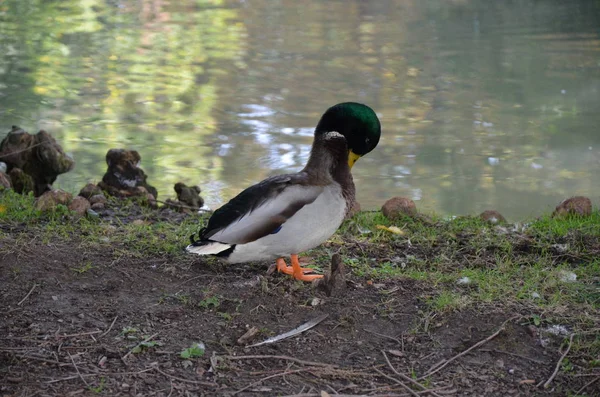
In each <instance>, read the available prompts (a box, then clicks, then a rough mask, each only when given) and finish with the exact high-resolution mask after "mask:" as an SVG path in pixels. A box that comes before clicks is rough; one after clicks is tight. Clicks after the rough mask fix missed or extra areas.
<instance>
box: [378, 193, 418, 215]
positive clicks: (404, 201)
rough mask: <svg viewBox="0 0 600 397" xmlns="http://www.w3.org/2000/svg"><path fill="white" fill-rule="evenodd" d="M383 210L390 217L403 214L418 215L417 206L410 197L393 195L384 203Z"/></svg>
mask: <svg viewBox="0 0 600 397" xmlns="http://www.w3.org/2000/svg"><path fill="white" fill-rule="evenodd" d="M381 212H382V213H383V215H384V216H385V217H386V218H388V219H397V218H399V217H401V216H402V215H404V216H409V217H414V216H415V215H417V206H416V205H415V202H414V201H412V200H411V199H409V198H406V197H393V198H391V199H389V200H388V201H386V202H385V204H383V206H382V207H381Z"/></svg>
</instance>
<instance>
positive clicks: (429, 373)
mask: <svg viewBox="0 0 600 397" xmlns="http://www.w3.org/2000/svg"><path fill="white" fill-rule="evenodd" d="M518 317H519V316H513V317H511V318H509V319H508V320H506V321H504V322H503V323H502V324H501V325H500V328H498V330H497V331H496V332H494V333H493V334H492V335H490V336H488V337H487V338H485V339H483V340H481V341H479V342H477V343H475V344H474V345H473V346H471V347H469V348H468V349H467V350H464V351H462V352H461V353H458V354H457V355H455V356H454V357H451V358H449V359H448V360H445V361H442V364H440V365H439V366H435V367H432V368H431V369H430V370H429V371H427V372H426V373H425V375H423V376H421V377H420V378H417V380H418V381H419V380H423V379H425V378H427V377H428V376H431V375H433V374H435V373H436V372H438V371H440V370H441V369H442V368H444V367H446V366H447V365H448V364H450V363H451V362H452V361H454V360H456V359H458V358H460V357H462V356H464V355H465V354H467V353H469V352H470V351H471V350H474V349H477V348H478V347H479V346H482V345H484V344H486V343H487V342H489V341H491V340H492V339H494V338H495V337H496V336H498V335H500V332H502V331H503V330H504V326H505V325H506V324H507V323H508V322H510V321H512V320H514V319H516V318H518ZM434 368H435V369H434Z"/></svg>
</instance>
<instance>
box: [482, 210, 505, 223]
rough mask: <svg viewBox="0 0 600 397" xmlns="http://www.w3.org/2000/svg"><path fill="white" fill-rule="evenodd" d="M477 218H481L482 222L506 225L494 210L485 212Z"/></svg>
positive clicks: (500, 215) (499, 214)
mask: <svg viewBox="0 0 600 397" xmlns="http://www.w3.org/2000/svg"><path fill="white" fill-rule="evenodd" d="M479 218H481V220H482V221H484V222H489V223H491V224H494V225H495V224H498V223H506V219H505V218H504V217H503V216H502V214H501V213H499V212H498V211H494V210H486V211H483V212H482V213H481V214H479Z"/></svg>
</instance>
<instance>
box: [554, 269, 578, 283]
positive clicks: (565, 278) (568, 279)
mask: <svg viewBox="0 0 600 397" xmlns="http://www.w3.org/2000/svg"><path fill="white" fill-rule="evenodd" d="M558 277H559V279H560V281H562V282H563V283H574V282H575V281H577V275H576V274H575V273H573V272H570V271H568V270H561V271H560V272H558Z"/></svg>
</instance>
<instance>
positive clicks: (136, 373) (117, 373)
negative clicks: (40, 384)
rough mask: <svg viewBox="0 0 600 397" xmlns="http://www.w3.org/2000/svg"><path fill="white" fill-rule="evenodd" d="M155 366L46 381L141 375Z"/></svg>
mask: <svg viewBox="0 0 600 397" xmlns="http://www.w3.org/2000/svg"><path fill="white" fill-rule="evenodd" d="M153 369H154V368H145V369H143V370H141V371H137V372H98V373H95V374H85V375H80V376H78V375H74V376H67V377H66V378H60V379H52V380H49V381H46V383H57V382H64V381H67V380H72V379H77V378H91V377H93V376H125V375H139V374H143V373H144V372H148V371H152V370H153Z"/></svg>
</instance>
